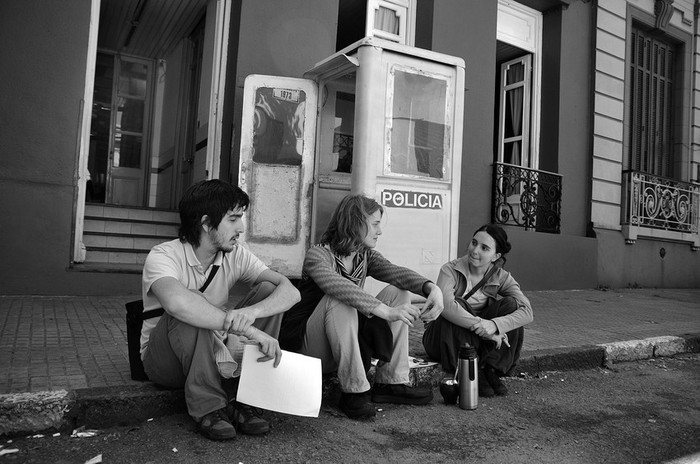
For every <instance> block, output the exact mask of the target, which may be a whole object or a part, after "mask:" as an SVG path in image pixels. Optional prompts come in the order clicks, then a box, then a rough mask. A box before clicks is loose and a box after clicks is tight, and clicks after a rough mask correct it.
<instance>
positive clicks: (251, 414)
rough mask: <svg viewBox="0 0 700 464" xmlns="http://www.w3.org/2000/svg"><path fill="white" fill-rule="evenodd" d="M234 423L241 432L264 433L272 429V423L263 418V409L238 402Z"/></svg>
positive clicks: (234, 412)
mask: <svg viewBox="0 0 700 464" xmlns="http://www.w3.org/2000/svg"><path fill="white" fill-rule="evenodd" d="M232 419H233V425H234V427H236V430H238V431H239V432H240V433H245V434H246V435H262V434H265V433H267V432H269V431H270V423H269V422H268V421H266V420H265V419H263V417H262V409H258V408H254V407H252V406H248V405H247V404H243V403H236V408H235V409H234V410H233V417H232Z"/></svg>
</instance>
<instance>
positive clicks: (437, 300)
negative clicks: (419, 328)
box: [420, 282, 444, 322]
mask: <svg viewBox="0 0 700 464" xmlns="http://www.w3.org/2000/svg"><path fill="white" fill-rule="evenodd" d="M429 285H431V289H430V294H429V295H428V298H427V299H426V300H425V303H424V304H423V308H422V309H421V315H420V318H421V320H422V321H423V322H430V321H434V320H435V319H437V318H438V316H439V315H440V314H441V313H442V310H443V309H444V303H443V299H442V290H440V287H438V286H437V285H435V284H434V283H432V282H431V283H430V284H429Z"/></svg>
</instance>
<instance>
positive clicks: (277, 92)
mask: <svg viewBox="0 0 700 464" xmlns="http://www.w3.org/2000/svg"><path fill="white" fill-rule="evenodd" d="M272 95H273V96H274V97H275V98H277V99H278V100H284V101H288V102H293V103H298V102H299V91H298V90H290V89H272Z"/></svg>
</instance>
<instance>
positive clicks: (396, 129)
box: [389, 69, 449, 180]
mask: <svg viewBox="0 0 700 464" xmlns="http://www.w3.org/2000/svg"><path fill="white" fill-rule="evenodd" d="M393 82H394V83H393V95H390V98H392V99H393V103H392V104H391V108H392V113H391V138H390V140H391V145H390V147H389V151H390V153H391V155H390V157H389V159H390V164H389V169H390V172H391V173H393V174H405V175H412V176H420V177H430V178H433V179H440V180H444V179H445V155H446V154H447V153H448V152H449V146H448V140H449V132H448V126H447V110H448V108H447V105H446V102H447V80H446V79H443V78H438V77H435V76H428V75H425V74H420V73H417V72H409V71H403V70H398V69H395V70H394V72H393ZM390 93H391V92H390Z"/></svg>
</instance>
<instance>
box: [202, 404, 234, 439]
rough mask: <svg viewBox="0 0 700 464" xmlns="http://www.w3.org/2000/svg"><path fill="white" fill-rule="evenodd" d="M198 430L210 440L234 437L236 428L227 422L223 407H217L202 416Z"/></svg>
mask: <svg viewBox="0 0 700 464" xmlns="http://www.w3.org/2000/svg"><path fill="white" fill-rule="evenodd" d="M199 431H200V432H202V435H204V436H205V437H207V438H208V439H210V440H231V439H233V438H236V429H235V428H234V427H233V425H231V422H229V420H228V417H226V413H225V412H224V409H218V410H216V411H214V412H210V413H209V414H207V415H205V416H204V417H202V419H201V420H200V421H199Z"/></svg>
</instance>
